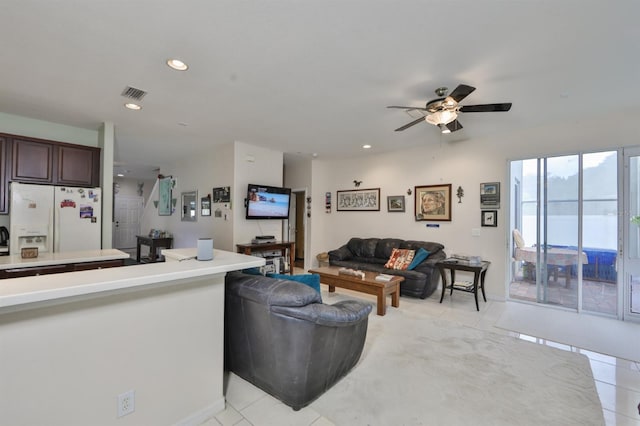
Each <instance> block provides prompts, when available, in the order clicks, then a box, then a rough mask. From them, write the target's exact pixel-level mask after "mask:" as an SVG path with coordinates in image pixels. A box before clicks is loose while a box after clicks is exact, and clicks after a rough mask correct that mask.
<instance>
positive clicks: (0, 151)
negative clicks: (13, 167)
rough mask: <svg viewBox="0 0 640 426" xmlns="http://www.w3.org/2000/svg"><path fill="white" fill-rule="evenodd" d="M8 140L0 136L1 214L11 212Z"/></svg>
mask: <svg viewBox="0 0 640 426" xmlns="http://www.w3.org/2000/svg"><path fill="white" fill-rule="evenodd" d="M6 171H7V138H6V137H4V136H2V135H0V214H2V213H5V214H6V213H8V212H9V202H8V200H7V197H8V194H9V190H8V188H7V175H6Z"/></svg>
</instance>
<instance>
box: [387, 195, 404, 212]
mask: <svg viewBox="0 0 640 426" xmlns="http://www.w3.org/2000/svg"><path fill="white" fill-rule="evenodd" d="M387 211H389V212H403V211H404V195H391V196H389V197H387Z"/></svg>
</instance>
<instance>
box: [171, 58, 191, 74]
mask: <svg viewBox="0 0 640 426" xmlns="http://www.w3.org/2000/svg"><path fill="white" fill-rule="evenodd" d="M167 65H169V66H170V67H171V68H173V69H174V70H176V71H186V70H187V69H188V68H189V66H188V65H187V64H185V63H184V62H182V61H181V60H180V59H168V60H167Z"/></svg>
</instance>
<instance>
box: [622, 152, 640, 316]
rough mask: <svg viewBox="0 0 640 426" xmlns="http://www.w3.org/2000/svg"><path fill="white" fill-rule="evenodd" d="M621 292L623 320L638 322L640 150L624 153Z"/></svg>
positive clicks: (639, 298) (639, 306)
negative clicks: (624, 237) (624, 197)
mask: <svg viewBox="0 0 640 426" xmlns="http://www.w3.org/2000/svg"><path fill="white" fill-rule="evenodd" d="M624 166H625V167H624V168H625V173H624V175H625V176H624V177H625V178H624V191H625V193H627V194H629V196H628V197H626V199H625V203H624V212H625V215H624V217H625V221H624V233H623V235H625V236H626V239H625V242H624V245H623V246H624V247H625V249H624V280H623V281H624V284H623V287H624V293H623V301H624V303H623V308H624V317H625V319H630V320H633V321H640V148H635V149H626V150H625V152H624Z"/></svg>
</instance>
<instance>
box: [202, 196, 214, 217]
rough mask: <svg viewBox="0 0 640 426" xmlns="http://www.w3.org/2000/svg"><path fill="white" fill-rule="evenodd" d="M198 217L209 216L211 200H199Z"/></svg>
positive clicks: (206, 198)
mask: <svg viewBox="0 0 640 426" xmlns="http://www.w3.org/2000/svg"><path fill="white" fill-rule="evenodd" d="M200 216H211V198H209V197H202V198H200Z"/></svg>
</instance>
